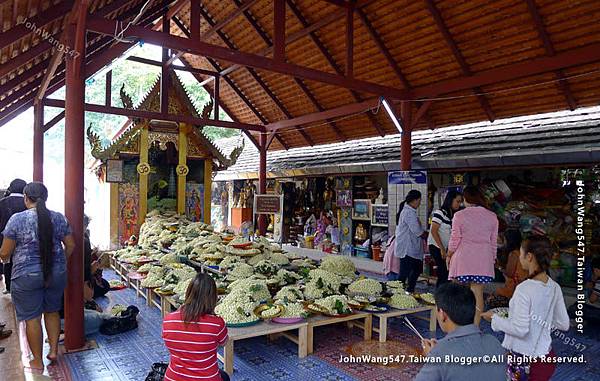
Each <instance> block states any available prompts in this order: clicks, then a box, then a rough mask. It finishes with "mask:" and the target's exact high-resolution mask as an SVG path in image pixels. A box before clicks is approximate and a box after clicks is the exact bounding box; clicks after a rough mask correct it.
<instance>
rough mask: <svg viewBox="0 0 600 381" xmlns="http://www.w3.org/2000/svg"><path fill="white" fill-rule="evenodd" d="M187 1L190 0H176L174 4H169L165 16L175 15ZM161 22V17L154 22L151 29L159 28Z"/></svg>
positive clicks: (171, 16) (160, 27)
mask: <svg viewBox="0 0 600 381" xmlns="http://www.w3.org/2000/svg"><path fill="white" fill-rule="evenodd" d="M189 2H190V0H177V2H176V3H175V4H173V5H172V6H169V9H168V10H167V17H168V18H169V19H171V18H173V17H175V15H177V14H178V13H179V11H181V10H182V9H183V8H184V7H185V6H186V5H187V4H188V3H189ZM162 23H163V19H162V18H161V19H159V20H158V21H157V22H156V24H154V26H153V27H152V29H153V30H161V29H162Z"/></svg>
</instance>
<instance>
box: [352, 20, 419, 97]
mask: <svg viewBox="0 0 600 381" xmlns="http://www.w3.org/2000/svg"><path fill="white" fill-rule="evenodd" d="M356 13H357V14H358V16H359V17H360V19H361V21H362V23H363V25H364V26H365V27H366V28H367V31H368V32H369V35H370V36H371V39H372V40H373V42H375V45H377V48H378V49H379V51H380V52H381V54H383V56H384V57H385V59H386V60H387V61H388V64H389V65H390V66H391V67H392V70H394V73H396V77H398V79H399V80H400V82H402V86H404V88H405V89H409V88H410V87H411V86H410V83H409V82H408V79H406V76H405V75H404V73H402V70H401V69H400V66H399V65H398V63H397V62H396V60H395V59H394V57H393V56H392V54H391V53H390V51H389V49H388V48H387V47H386V46H385V43H384V42H383V39H382V38H381V36H380V35H379V33H378V32H377V31H376V30H375V28H374V27H373V24H371V21H369V18H368V17H367V15H366V14H365V12H364V11H363V10H362V9H357V10H356Z"/></svg>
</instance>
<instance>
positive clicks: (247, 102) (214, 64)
mask: <svg viewBox="0 0 600 381" xmlns="http://www.w3.org/2000/svg"><path fill="white" fill-rule="evenodd" d="M200 12H202V9H200ZM173 22H174V23H175V25H177V27H178V28H179V30H181V32H182V33H183V34H184V35H186V36H187V37H189V36H190V32H189V31H188V29H187V27H186V26H185V24H184V23H183V22H181V20H179V18H178V17H173ZM206 60H207V61H208V63H209V64H210V65H211V66H212V67H213V68H214V70H217V71H221V70H222V68H221V67H220V65H219V64H218V63H217V62H216V61H215V60H213V59H211V58H208V57H207V58H206ZM182 62H184V65H185V64H187V65H188V66H191V65H190V64H189V63H187V61H185V59H184V58H183V57H182ZM192 74H193V75H194V76H196V79H198V82H200V78H198V76H197V74H195V73H192ZM223 80H224V81H225V83H227V85H229V87H230V88H231V89H232V90H233V92H235V93H236V95H237V96H238V97H239V98H240V99H241V100H242V102H244V104H245V105H246V107H248V109H250V111H252V113H253V114H254V115H255V116H256V117H257V118H258V119H259V120H260V121H261V123H263V124H267V123H268V121H267V119H266V117H264V116H263V115H262V113H261V112H260V111H259V110H258V109H257V108H256V107H255V106H254V105H253V104H252V102H250V100H249V99H248V97H246V95H244V93H243V92H242V91H241V90H240V89H239V88H238V87H237V85H236V84H235V83H234V82H233V80H231V78H229V77H227V76H224V77H223ZM200 86H202V87H204V88H205V89H207V92H208V93H209V94H210V91H209V89H208V87H207V85H206V84H203V83H202V82H200ZM223 107H224V106H223ZM225 112H227V110H225ZM228 114H229V115H230V117H231V118H232V119H233V120H235V115H234V114H233V113H230V112H228ZM244 133H246V135H247V136H248V137H249V138H250V139H251V141H252V144H254V145H255V146H256V147H257V148H259V147H260V145H259V144H258V141H257V140H256V139H255V138H254V137H253V136H252V135H251V134H250V133H249V132H247V131H244ZM275 135H276V138H277V141H278V142H279V144H281V146H282V147H284V148H285V149H286V150H287V149H289V146H288V145H287V144H286V143H285V142H284V141H283V139H282V138H281V137H280V136H279V134H275Z"/></svg>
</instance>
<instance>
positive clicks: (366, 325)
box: [307, 312, 373, 354]
mask: <svg viewBox="0 0 600 381" xmlns="http://www.w3.org/2000/svg"><path fill="white" fill-rule="evenodd" d="M355 320H364V322H363V323H360V322H356V321H355ZM337 323H349V324H348V325H349V327H350V328H352V327H353V326H356V327H358V328H360V329H362V330H363V332H364V339H365V340H371V336H372V334H373V315H372V314H370V313H367V312H358V313H354V314H352V315H348V316H343V317H330V316H324V315H318V316H313V317H311V318H309V319H308V340H307V341H308V353H309V354H310V353H313V352H314V328H315V327H321V326H324V325H330V324H337Z"/></svg>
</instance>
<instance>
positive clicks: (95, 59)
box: [46, 3, 165, 94]
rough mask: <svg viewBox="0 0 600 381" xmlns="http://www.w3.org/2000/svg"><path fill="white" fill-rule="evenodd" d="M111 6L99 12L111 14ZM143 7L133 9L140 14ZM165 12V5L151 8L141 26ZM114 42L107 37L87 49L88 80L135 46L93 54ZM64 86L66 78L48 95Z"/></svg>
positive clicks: (123, 15)
mask: <svg viewBox="0 0 600 381" xmlns="http://www.w3.org/2000/svg"><path fill="white" fill-rule="evenodd" d="M111 4H112V3H111ZM109 6H110V5H108V6H106V7H104V8H102V9H100V10H99V11H98V12H102V11H103V10H105V11H107V13H111V12H108V10H107V9H106V8H107V7H109ZM142 6H143V4H139V5H138V6H136V7H134V8H132V9H138V12H139V9H141V7H142ZM164 10H165V6H164V4H161V5H159V6H155V7H153V8H151V9H150V10H148V11H146V13H147V16H144V17H143V20H142V21H141V24H142V25H147V24H150V23H152V22H153V21H154V20H155V19H156V18H157V17H160V16H161V15H160V14H159V13H164ZM126 13H127V12H126ZM134 14H137V13H134ZM131 16H133V14H131V15H126V14H122V15H120V16H119V17H118V19H121V18H126V17H131ZM161 21H162V19H161ZM161 25H162V24H161ZM152 28H153V29H154V28H158V27H157V26H156V25H154V26H153V27H152ZM112 42H113V38H112V37H110V36H107V37H103V38H100V39H99V40H98V41H97V42H95V43H94V44H92V45H91V46H90V47H87V48H86V57H85V58H86V67H85V69H86V73H85V76H86V78H87V77H89V76H91V75H93V74H95V73H96V72H97V71H98V70H100V69H102V67H104V66H106V65H107V64H108V63H109V62H111V61H112V60H114V59H116V58H117V57H119V56H120V55H122V54H123V53H125V52H126V51H127V50H128V49H129V48H131V47H133V45H134V44H127V43H122V42H121V43H117V44H115V45H113V46H111V47H109V48H107V49H105V50H104V51H103V52H101V53H98V54H96V55H95V54H93V53H96V52H98V51H99V50H100V49H101V48H103V47H105V46H106V45H108V44H110V43H112ZM90 58H91V61H90ZM61 67H63V70H64V64H62V65H61ZM58 72H59V73H60V72H61V70H59V71H58ZM63 85H64V76H63V77H62V78H61V79H60V80H59V81H58V82H56V83H54V84H53V85H52V86H50V87H49V88H48V89H47V90H46V94H52V93H53V92H54V91H56V90H58V89H59V88H61V87H62V86H63Z"/></svg>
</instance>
